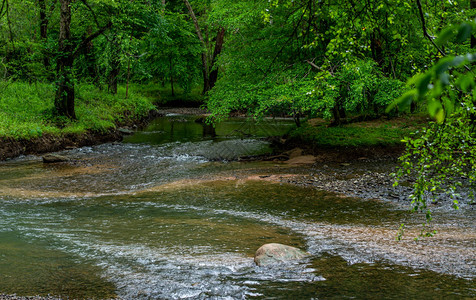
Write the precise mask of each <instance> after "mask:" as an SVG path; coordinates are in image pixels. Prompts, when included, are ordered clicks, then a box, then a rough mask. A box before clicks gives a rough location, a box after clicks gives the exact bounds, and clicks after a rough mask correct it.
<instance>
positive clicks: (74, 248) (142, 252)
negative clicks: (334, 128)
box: [0, 116, 476, 299]
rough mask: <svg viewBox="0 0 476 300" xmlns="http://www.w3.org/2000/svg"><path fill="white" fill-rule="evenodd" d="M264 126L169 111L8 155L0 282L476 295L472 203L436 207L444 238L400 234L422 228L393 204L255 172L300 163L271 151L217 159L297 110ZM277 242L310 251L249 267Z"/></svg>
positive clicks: (119, 289) (171, 295) (124, 293)
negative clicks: (91, 137) (67, 143)
mask: <svg viewBox="0 0 476 300" xmlns="http://www.w3.org/2000/svg"><path fill="white" fill-rule="evenodd" d="M266 126H268V127H266ZM263 127H264V128H267V129H266V130H263V129H260V126H256V125H254V124H249V123H245V124H243V123H240V122H239V121H238V120H232V121H230V122H229V123H225V124H223V125H222V127H219V128H216V130H215V134H213V135H212V136H210V135H207V134H203V131H204V129H203V125H202V124H200V123H196V122H194V120H193V119H192V118H189V117H183V116H169V117H167V118H161V119H158V120H157V121H156V122H154V123H153V124H151V126H150V127H149V128H148V129H147V130H145V131H144V132H139V133H137V134H136V135H134V136H132V137H130V138H128V139H127V140H126V141H125V143H121V144H107V145H101V146H96V147H85V148H81V149H76V150H71V151H67V152H65V154H67V155H68V156H70V157H72V158H73V161H72V162H70V163H65V164H55V165H43V163H42V162H41V160H40V158H38V157H24V158H20V159H17V160H14V161H9V162H4V163H0V291H1V292H6V293H17V294H19V295H36V294H40V295H46V294H54V295H61V296H64V297H72V298H111V297H120V298H123V299H151V298H152V299H154V298H158V299H164V298H165V299H181V298H203V299H206V298H231V299H243V298H280V299H289V298H324V299H329V298H365V299H381V298H399V299H400V298H423V299H429V298H431V299H434V298H473V297H476V290H475V276H476V271H475V270H476V266H475V263H476V262H475V254H474V253H475V250H476V229H475V224H474V220H475V215H474V212H473V211H462V212H452V213H449V212H438V213H437V214H440V215H439V216H438V217H437V218H436V219H438V220H440V225H441V228H440V233H439V234H438V235H437V236H436V237H434V238H432V239H425V240H423V241H420V242H418V243H417V242H414V241H413V240H412V239H411V238H407V239H405V240H403V241H401V242H396V241H395V239H394V238H395V235H396V229H397V228H398V224H400V222H402V220H404V221H405V222H406V223H407V225H408V229H407V230H408V231H409V233H408V234H409V235H410V237H411V236H412V233H416V232H417V230H418V228H419V227H418V226H417V225H418V223H417V222H418V221H417V220H415V219H414V217H413V216H412V215H409V214H408V213H407V211H406V210H402V209H401V208H400V207H397V206H395V205H393V204H392V203H388V202H384V201H378V200H372V201H364V200H361V199H355V198H345V197H342V196H341V195H336V194H332V193H326V192H322V191H317V190H312V189H306V188H303V187H297V186H292V185H288V184H282V183H279V182H273V181H265V180H259V179H260V178H261V177H260V176H249V175H250V174H252V175H256V174H271V173H275V174H278V175H279V174H281V175H282V176H291V175H292V174H291V173H293V170H291V169H286V168H283V167H276V166H275V163H260V162H255V163H238V162H226V161H225V162H223V161H222V160H223V159H225V160H227V159H231V158H233V157H236V156H240V155H251V154H254V153H262V152H264V151H268V149H269V148H268V145H267V143H266V142H265V141H262V140H260V139H259V138H258V139H257V138H254V137H253V138H252V137H251V136H252V135H257V136H258V137H263V136H266V135H268V134H270V132H277V133H283V132H284V131H286V130H287V129H288V128H289V122H284V121H281V122H278V123H276V122H273V123H268V124H267V125H264V126H263ZM172 128H173V135H172V134H171V132H170V131H171V130H172ZM269 128H272V130H271V129H269ZM245 129H246V130H245ZM207 130H208V129H207ZM229 149H232V150H231V151H230V150H229ZM224 153H225V154H226V155H225V154H224ZM225 156H227V157H225ZM220 159H222V160H220ZM299 172H303V170H300V171H299ZM266 176H267V175H266ZM266 176H262V177H263V179H265V178H266ZM413 236H414V235H413ZM269 242H278V243H283V244H288V245H292V246H296V247H299V248H301V249H304V250H306V251H308V252H309V253H310V254H311V257H310V258H308V259H306V260H304V261H300V262H295V263H291V264H287V265H282V266H271V267H266V268H258V267H256V266H254V263H253V254H254V252H255V251H256V249H257V248H259V247H260V246H261V245H262V244H264V243H269Z"/></svg>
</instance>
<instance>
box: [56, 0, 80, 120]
mask: <svg viewBox="0 0 476 300" xmlns="http://www.w3.org/2000/svg"><path fill="white" fill-rule="evenodd" d="M60 4H61V8H60V32H59V40H58V45H59V55H58V61H57V76H58V83H57V90H56V97H55V110H56V114H57V115H59V116H65V117H68V118H71V119H75V118H76V114H75V111H74V81H73V78H72V76H73V75H72V68H73V62H74V56H73V51H72V50H73V49H72V41H71V0H60Z"/></svg>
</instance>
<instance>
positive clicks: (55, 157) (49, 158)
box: [43, 154, 69, 164]
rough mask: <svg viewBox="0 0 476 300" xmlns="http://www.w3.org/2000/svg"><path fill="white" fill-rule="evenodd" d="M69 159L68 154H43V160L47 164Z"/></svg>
mask: <svg viewBox="0 0 476 300" xmlns="http://www.w3.org/2000/svg"><path fill="white" fill-rule="evenodd" d="M65 161H69V158H68V157H66V156H62V155H59V154H46V155H43V162H44V163H45V164H50V163H57V162H65Z"/></svg>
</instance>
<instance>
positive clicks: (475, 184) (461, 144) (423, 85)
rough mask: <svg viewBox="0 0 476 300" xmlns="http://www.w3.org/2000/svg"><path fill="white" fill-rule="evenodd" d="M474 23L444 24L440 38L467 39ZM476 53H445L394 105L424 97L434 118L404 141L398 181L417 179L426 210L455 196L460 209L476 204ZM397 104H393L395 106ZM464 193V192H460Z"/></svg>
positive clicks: (417, 195)
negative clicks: (475, 199)
mask: <svg viewBox="0 0 476 300" xmlns="http://www.w3.org/2000/svg"><path fill="white" fill-rule="evenodd" d="M473 28H476V26H475V24H474V23H473V24H471V23H463V24H461V25H459V26H451V27H448V28H447V29H445V30H444V31H443V32H442V33H441V34H440V36H439V39H438V40H437V41H436V42H437V44H439V45H441V46H443V45H444V44H445V43H446V42H447V41H448V40H449V39H451V38H453V39H455V40H456V41H457V42H463V41H465V40H466V39H467V38H469V37H470V36H471V32H474V31H475V30H474V29H473ZM474 61H476V52H475V53H467V54H464V55H459V56H447V57H445V58H442V59H441V60H440V61H439V62H438V63H436V64H435V65H434V66H433V67H432V68H430V69H429V70H428V71H426V72H424V73H422V74H418V75H417V76H415V77H414V78H412V79H411V80H410V81H409V86H410V87H412V89H411V90H410V91H408V92H407V93H406V94H404V95H403V96H401V97H400V98H399V99H397V101H395V103H394V105H399V106H400V107H405V106H408V105H409V104H410V103H411V102H412V101H416V102H424V104H425V106H426V107H427V109H428V113H429V114H430V115H431V116H432V117H434V118H435V121H434V122H431V123H430V124H429V126H428V127H426V128H423V129H422V130H421V132H416V133H415V134H414V137H412V138H407V139H405V140H404V142H405V143H406V148H407V150H406V152H405V154H404V155H403V156H402V157H401V158H400V160H401V161H402V165H401V167H400V168H399V169H398V171H397V173H396V177H397V181H396V184H398V183H399V182H400V181H402V180H404V179H405V178H406V177H410V178H413V179H414V184H413V187H414V192H413V194H412V195H411V196H410V197H411V199H412V204H413V206H414V208H413V209H414V210H415V211H418V210H422V211H425V212H426V217H427V221H430V220H431V218H432V216H431V211H430V209H429V203H435V202H438V201H439V200H440V199H442V198H443V199H444V198H450V199H452V201H453V206H454V208H456V209H459V204H460V201H461V200H463V201H464V202H466V203H464V204H468V203H473V204H474V191H475V188H476V81H475V75H474V72H473V70H472V69H473V68H472V64H473V62H474ZM390 108H392V106H391V107H390ZM461 192H463V193H464V194H461Z"/></svg>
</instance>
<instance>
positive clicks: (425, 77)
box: [416, 72, 431, 96]
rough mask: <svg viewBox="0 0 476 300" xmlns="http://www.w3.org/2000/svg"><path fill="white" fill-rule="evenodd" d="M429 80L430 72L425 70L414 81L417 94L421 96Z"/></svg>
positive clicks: (425, 90)
mask: <svg viewBox="0 0 476 300" xmlns="http://www.w3.org/2000/svg"><path fill="white" fill-rule="evenodd" d="M430 81H431V73H430V72H427V73H425V74H424V75H423V76H422V77H420V78H419V80H418V81H417V82H416V88H417V89H418V94H419V96H423V95H424V94H425V93H426V92H427V91H428V85H429V84H430Z"/></svg>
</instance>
